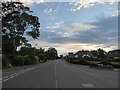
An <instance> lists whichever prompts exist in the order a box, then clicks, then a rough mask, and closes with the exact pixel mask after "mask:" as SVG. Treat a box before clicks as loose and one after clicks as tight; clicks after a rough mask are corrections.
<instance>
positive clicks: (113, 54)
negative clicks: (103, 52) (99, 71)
mask: <svg viewBox="0 0 120 90" xmlns="http://www.w3.org/2000/svg"><path fill="white" fill-rule="evenodd" d="M107 58H109V59H120V49H118V50H113V51H109V52H108V53H107Z"/></svg>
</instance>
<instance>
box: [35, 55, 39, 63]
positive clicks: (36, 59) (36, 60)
mask: <svg viewBox="0 0 120 90" xmlns="http://www.w3.org/2000/svg"><path fill="white" fill-rule="evenodd" d="M35 62H36V63H35V64H39V63H40V62H39V59H38V57H37V56H35Z"/></svg>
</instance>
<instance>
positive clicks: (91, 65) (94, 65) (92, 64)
mask: <svg viewBox="0 0 120 90" xmlns="http://www.w3.org/2000/svg"><path fill="white" fill-rule="evenodd" d="M90 67H98V64H95V63H91V64H90Z"/></svg>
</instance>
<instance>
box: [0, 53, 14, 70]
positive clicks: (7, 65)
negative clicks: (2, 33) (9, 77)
mask: <svg viewBox="0 0 120 90" xmlns="http://www.w3.org/2000/svg"><path fill="white" fill-rule="evenodd" d="M2 67H3V68H11V67H12V65H11V63H10V61H9V60H8V59H7V57H6V56H4V55H2Z"/></svg>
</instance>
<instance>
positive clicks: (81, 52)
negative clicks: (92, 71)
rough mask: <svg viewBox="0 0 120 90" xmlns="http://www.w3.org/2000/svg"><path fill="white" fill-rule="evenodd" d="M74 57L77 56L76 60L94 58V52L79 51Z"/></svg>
mask: <svg viewBox="0 0 120 90" xmlns="http://www.w3.org/2000/svg"><path fill="white" fill-rule="evenodd" d="M74 56H75V58H78V57H94V55H93V53H92V52H90V51H85V50H82V51H78V52H77V53H76V54H74Z"/></svg>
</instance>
